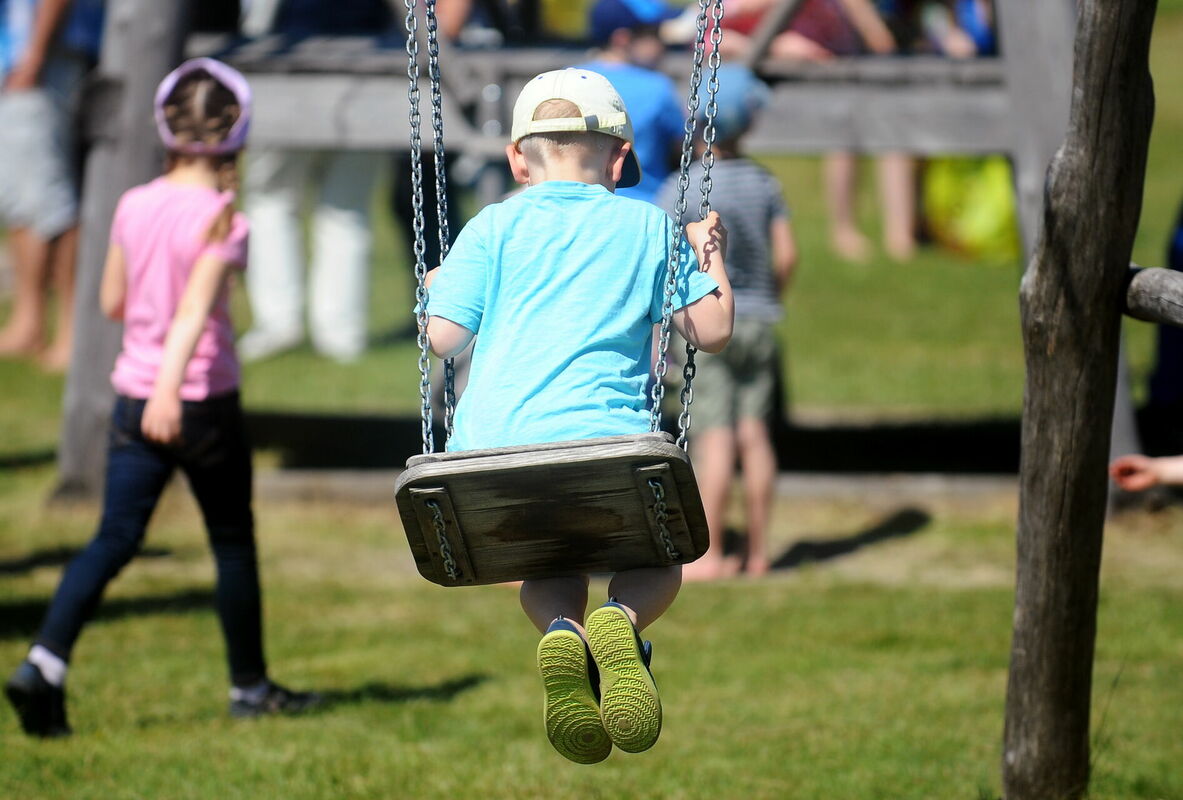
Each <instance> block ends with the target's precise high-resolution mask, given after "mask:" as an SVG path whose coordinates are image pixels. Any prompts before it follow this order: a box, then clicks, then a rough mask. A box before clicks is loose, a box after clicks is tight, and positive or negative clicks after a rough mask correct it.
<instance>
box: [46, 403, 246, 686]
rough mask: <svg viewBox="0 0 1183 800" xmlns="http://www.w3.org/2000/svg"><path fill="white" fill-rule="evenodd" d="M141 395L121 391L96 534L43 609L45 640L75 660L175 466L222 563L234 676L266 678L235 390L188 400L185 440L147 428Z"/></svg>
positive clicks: (220, 600) (218, 595)
mask: <svg viewBox="0 0 1183 800" xmlns="http://www.w3.org/2000/svg"><path fill="white" fill-rule="evenodd" d="M143 413H144V401H143V400H133V399H131V398H127V397H119V398H117V400H116V402H115V411H114V414H113V419H112V425H111V436H110V444H109V448H108V453H107V486H106V491H105V494H104V498H103V517H102V520H101V521H100V523H99V530H98V533H97V534H95V537H94V539H92V540H91V542H90V544H89V545H87V547H86V549H85V550H83V551H82V552H81V553H79V554H78V556H77V557H75V558H74V560H72V561H71V562H70V565H69V566H68V567H67V568H66V571H65V573H64V574H63V575H62V581H61V583H60V584H59V585H58V589H57V593H56V594H55V595H54V598H53V602H52V603H50V606H49V610H48V611H47V612H46V615H45V621H44V622H43V624H42V627H41V633H40V634H39V635H38V637H37V642H38V644H41V645H43V646H44V647H47V648H49V649H50V650H52V651H53V652H54V653H56V654H58V655H59V656H61V657H62V658H63V659H66V660H69V657H70V651H71V650H72V649H73V647H74V642H75V641H76V640H77V638H78V635H79V633H80V632H81V631H82V626H83V624H85V622H86V621H87V620H88V619H89V618H90V616H91V615H92V614H93V613H94V610H95V608H97V606H98V604H99V601H100V600H101V599H102V596H103V590H104V589H106V587H107V584H108V583H110V582H111V580H112V579H113V578H114V577H115V576H116V575H118V574H119V571H120V570H121V569H123V567H124V566H125V565H126V564H127V563H128V562H129V561H130V560H131V559H132V557H133V556H134V555H135V554H136V552H137V551H138V550H139V548H140V545H141V544H142V543H143V541H144V534H145V532H146V530H147V527H148V520H149V519H150V518H151V516H152V512H153V511H154V510H155V508H156V503H157V501H158V500H159V499H160V495H161V493H162V492H163V491H164V487H165V486H166V485H167V484H168V481H169V478H171V477H172V474H173V471H174V470H175V469H176V468H177V467H180V469H181V470H182V471H183V472H184V473H185V476H186V477H187V478H188V479H189V488H190V489H192V491H193V495H194V497H195V498H196V499H197V503H198V505H199V506H200V507H201V514H202V517H203V518H204V520H205V527H206V531H207V532H208V534H209V542H210V547H211V548H212V550H213V553H214V560H215V562H216V565H217V573H218V580H217V588H216V590H215V592H214V605H215V607H216V610H217V613H218V618H219V620H220V621H221V624H222V633H223V635H224V636H225V638H226V650H227V657H228V660H229V662H230V678H231V681H232V682H233V683H234V684H235V685H238V686H245V685H249V684H252V683H255V682H257V681H259V680H261V679H262V678H264V677H266V674H267V668H266V665H265V664H264V660H263V636H262V625H261V619H260V618H261V608H260V600H259V572H258V562H257V559H256V555H255V534H254V517H253V515H252V513H251V452H250V445H249V444H248V442H247V438H246V430H245V427H244V424H243V417H242V408H241V406H240V405H239V399H238V393H237V392H234V393H231V394H226V395H221V396H219V397H215V398H211V399H209V400H203V401H201V402H185V403H183V405H182V417H181V441H180V442H179V443H177V444H174V445H169V446H163V445H159V444H156V443H153V442H150V441H148V440H146V439H145V438H144V436H143V434H142V433H141V432H140V418H141V417H142V416H143Z"/></svg>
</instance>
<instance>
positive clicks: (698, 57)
mask: <svg viewBox="0 0 1183 800" xmlns="http://www.w3.org/2000/svg"><path fill="white" fill-rule="evenodd" d="M717 1H718V0H716V2H717ZM708 2H709V0H699V3H698V17H697V19H696V20H695V31H696V32H695V36H694V59H693V62H692V64H691V68H690V90H689V94H688V95H687V98H686V112H687V113H686V123H685V125H684V127H683V136H682V158H681V161H680V163H679V166H678V199H677V202H676V203H675V206H674V219H673V223H672V224H673V229H672V231H671V234H672V239H673V243H672V246H671V247H670V257H669V261H668V262H667V265H666V280H665V288H664V290H663V292H662V299H661V327H660V328H659V332H658V347H657V363H656V364H655V365H654V368H653V377H654V381H653V391H652V399H653V406H652V408H651V409H650V415H649V430H650V431H652V432H653V433H657V432H658V431H660V430H661V401H662V400H663V399H664V398H665V373H666V370H667V354H668V351H669V345H670V326H671V324H672V322H673V318H674V292H675V290H676V289H677V284H678V258H679V256H680V254H681V250H682V240H683V238H684V237H685V235H686V231H685V229H684V227H683V225H682V218H683V217H684V216H685V215H686V192H687V190H688V189H689V188H690V162H691V160H692V159H693V157H694V131H695V127H696V125H697V124H698V104H699V99H698V89H699V86H701V85H702V62H703V59H704V57H705V51H706V24H707V3H708Z"/></svg>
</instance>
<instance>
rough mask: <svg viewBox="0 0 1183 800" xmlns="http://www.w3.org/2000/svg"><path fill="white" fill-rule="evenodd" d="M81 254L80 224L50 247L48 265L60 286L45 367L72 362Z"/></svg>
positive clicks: (56, 367)
mask: <svg viewBox="0 0 1183 800" xmlns="http://www.w3.org/2000/svg"><path fill="white" fill-rule="evenodd" d="M77 257H78V226H77V225H75V226H74V227H73V228H70V229H69V230H68V231H66V232H65V233H63V234H62V235H61V236H59V237H58V238H56V239H54V241H53V245H52V246H51V247H50V256H49V261H50V264H49V266H50V267H51V268H52V270H53V284H54V288H55V289H56V290H57V315H56V316H57V325H56V327H55V330H54V336H53V344H52V345H50V347H49V349H48V350H46V351H45V354H44V355H43V356H42V357H41V364H42V366H44V367H45V368H46V369H49V370H53V371H54V372H61V371H63V370H65V369H66V367H68V366H69V365H70V348H71V346H72V345H73V342H74V268H75V267H74V265H75V261H76V260H77Z"/></svg>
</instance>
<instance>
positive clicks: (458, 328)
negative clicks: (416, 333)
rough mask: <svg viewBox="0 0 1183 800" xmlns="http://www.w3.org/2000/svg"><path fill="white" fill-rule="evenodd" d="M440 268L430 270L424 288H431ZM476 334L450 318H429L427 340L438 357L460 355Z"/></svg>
mask: <svg viewBox="0 0 1183 800" xmlns="http://www.w3.org/2000/svg"><path fill="white" fill-rule="evenodd" d="M439 270H440V268H439V267H436V268H435V269H432V270H429V271H428V273H427V277H426V279H425V280H424V282H423V286H424V288H426V289H430V288H431V284H432V283H433V282H434V281H435V276H436V275H437V274H438V273H439ZM475 335H476V334H474V333H473V332H472V331H470V330H469V329H468V328H466V327H464V326H463V325H461V324H459V323H457V322H452V320H450V319H445V318H444V317H428V318H427V342H428V346H429V347H430V348H431V352H432V353H434V354H435V355H436V357H437V358H452V357H454V356H458V355H460V351H461V350H463V349H464V348H466V347H468V343H469V342H471V341H472V337H473V336H475Z"/></svg>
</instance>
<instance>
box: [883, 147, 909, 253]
mask: <svg viewBox="0 0 1183 800" xmlns="http://www.w3.org/2000/svg"><path fill="white" fill-rule="evenodd" d="M879 204H880V206H882V208H883V246H884V249H886V250H887V254H888V255H889V256H891V257H892V258H894V259H895V260H896V261H908V260H910V259H911V258H912V256H914V255H915V254H916V174H915V162H914V161H913V159H912V157H911V156H909V155H907V154H906V153H885V154H884V155H883V156H881V157H880V158H879Z"/></svg>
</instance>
